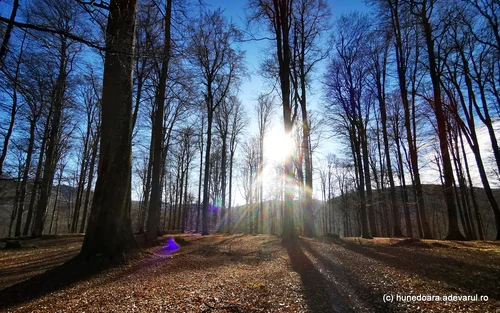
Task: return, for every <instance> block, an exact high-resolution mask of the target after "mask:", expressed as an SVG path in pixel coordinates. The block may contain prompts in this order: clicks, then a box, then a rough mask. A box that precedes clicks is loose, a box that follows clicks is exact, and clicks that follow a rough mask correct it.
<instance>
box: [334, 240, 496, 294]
mask: <svg viewBox="0 0 500 313" xmlns="http://www.w3.org/2000/svg"><path fill="white" fill-rule="evenodd" d="M332 243H334V244H337V245H341V246H342V247H344V248H345V249H348V250H350V251H352V252H354V253H357V254H360V255H362V256H365V257H369V258H372V259H375V260H377V261H380V262H383V263H385V264H387V265H389V266H391V267H394V268H396V269H399V270H404V271H408V272H411V273H413V274H416V275H419V276H421V277H425V278H427V279H431V280H434V281H436V282H444V283H446V284H447V285H449V286H450V287H452V288H453V289H455V290H456V291H457V292H460V293H464V294H470V295H474V294H478V295H488V297H489V298H490V299H496V300H500V289H499V288H495V287H494V286H493V288H492V283H491V282H492V278H493V277H500V269H499V268H498V263H497V264H496V265H495V264H484V265H479V264H477V262H476V263H473V262H472V258H474V255H473V254H471V263H468V262H464V261H461V260H458V259H454V258H450V257H445V256H439V255H436V254H433V253H432V252H429V249H418V248H417V249H405V248H399V247H390V246H378V245H377V246H375V245H373V246H372V245H361V244H356V243H352V242H349V241H345V240H342V239H337V240H334V241H332ZM431 251H432V250H431ZM453 251H456V253H462V252H461V251H460V250H459V249H453Z"/></svg>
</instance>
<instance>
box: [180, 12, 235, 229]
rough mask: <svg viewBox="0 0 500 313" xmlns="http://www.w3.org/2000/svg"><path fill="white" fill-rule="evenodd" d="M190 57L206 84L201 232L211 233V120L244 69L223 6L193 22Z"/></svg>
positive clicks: (233, 27) (189, 46)
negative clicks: (209, 211)
mask: <svg viewBox="0 0 500 313" xmlns="http://www.w3.org/2000/svg"><path fill="white" fill-rule="evenodd" d="M189 31H190V39H189V44H188V50H189V60H190V62H191V64H192V65H193V66H194V67H195V68H196V70H197V71H199V77H200V84H202V85H203V86H204V87H205V90H204V91H203V98H204V99H203V100H204V102H205V105H206V109H207V139H206V149H205V170H204V183H203V209H202V234H203V235H208V207H209V184H208V181H209V177H210V155H211V145H212V138H211V137H212V122H213V118H214V112H215V110H216V109H217V108H218V107H219V106H220V105H221V103H222V102H223V101H225V100H226V98H227V96H228V95H229V92H230V90H231V88H234V87H235V86H236V85H237V84H238V80H239V77H240V75H241V74H242V71H243V53H242V52H241V51H240V50H238V49H237V48H235V47H234V44H235V41H236V40H238V38H239V37H240V32H239V31H238V30H237V28H236V27H235V25H233V24H232V23H230V22H228V21H227V20H226V18H225V17H224V16H223V14H222V11H221V10H220V9H218V10H215V11H213V12H210V11H207V12H204V13H202V14H201V16H200V17H199V18H198V19H196V21H194V23H193V24H192V25H191V26H190V29H189Z"/></svg>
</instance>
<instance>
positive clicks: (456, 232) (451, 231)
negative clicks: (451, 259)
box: [420, 2, 465, 240]
mask: <svg viewBox="0 0 500 313" xmlns="http://www.w3.org/2000/svg"><path fill="white" fill-rule="evenodd" d="M423 6H424V9H423V12H422V13H421V14H422V15H421V18H422V21H421V22H422V26H423V28H424V35H425V42H426V45H427V54H428V59H429V60H428V61H429V71H430V76H431V81H432V89H433V96H434V106H433V107H434V113H435V115H436V121H437V129H438V138H439V150H440V153H441V160H442V165H443V176H444V198H445V202H446V208H447V210H448V235H447V236H446V238H445V239H448V240H464V239H465V237H464V236H463V235H462V233H461V232H460V229H459V226H458V219H457V209H456V205H455V199H454V196H453V167H452V164H451V159H450V152H449V149H448V139H447V136H446V134H447V131H446V128H447V127H446V118H445V115H444V112H443V104H442V101H441V86H440V83H441V82H440V78H439V74H438V72H437V63H436V55H435V52H434V39H433V38H432V26H431V24H430V21H429V18H428V17H427V16H426V15H425V14H426V13H425V12H426V10H425V8H426V3H425V2H424V4H423ZM420 212H421V217H422V224H423V225H422V226H423V228H424V233H425V232H426V231H425V228H426V226H425V224H424V221H425V223H427V221H426V219H427V218H426V215H425V211H424V210H422V209H420Z"/></svg>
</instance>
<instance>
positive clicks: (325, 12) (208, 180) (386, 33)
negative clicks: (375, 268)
mask: <svg viewBox="0 0 500 313" xmlns="http://www.w3.org/2000/svg"><path fill="white" fill-rule="evenodd" d="M248 6H249V11H248V12H250V14H249V19H250V25H252V26H253V27H258V26H259V25H260V27H264V29H259V31H264V32H269V33H270V34H271V37H272V38H271V41H270V42H271V47H272V49H273V50H274V52H273V53H270V54H268V55H267V59H265V61H264V63H263V66H262V68H263V73H264V75H265V76H266V78H267V79H269V80H271V81H272V82H273V84H272V85H277V86H279V88H278V89H277V90H275V91H270V93H269V94H262V95H260V96H259V97H258V99H256V102H257V104H256V107H255V114H254V116H256V120H257V130H258V135H257V137H256V139H250V140H248V141H247V142H246V143H245V144H244V145H241V144H239V143H240V142H242V140H241V136H242V133H243V130H244V128H245V126H246V124H248V118H247V117H246V114H247V113H248V112H247V113H245V110H244V109H243V105H242V103H241V102H240V100H239V99H238V97H237V93H238V88H239V86H240V84H241V81H242V79H243V77H244V75H245V74H246V70H245V63H244V60H243V55H244V54H243V51H242V50H241V49H240V46H239V42H241V41H242V32H241V31H240V30H239V29H238V28H237V27H236V26H235V25H234V24H233V23H232V22H230V21H229V20H228V19H227V18H226V17H225V16H224V14H223V11H221V10H220V9H218V10H213V11H212V10H207V9H205V8H202V9H201V10H199V11H198V10H195V11H197V13H196V15H193V14H192V13H190V11H193V10H191V8H193V6H192V4H190V3H187V2H183V1H180V0H179V1H173V0H165V1H155V2H144V3H142V2H139V3H137V2H136V1H135V0H115V1H110V2H109V3H105V2H100V3H96V2H90V3H88V2H83V1H77V0H67V1H53V0H39V1H36V3H31V5H28V4H24V3H22V1H21V3H20V2H19V1H13V3H12V8H11V9H12V10H11V12H12V13H11V16H10V18H4V17H1V18H0V22H2V25H4V26H5V30H4V31H3V38H4V40H3V42H2V49H1V50H0V56H1V60H2V66H1V69H2V72H3V73H4V78H3V79H4V83H3V84H2V86H3V87H2V88H3V90H2V96H3V98H4V102H5V103H6V105H5V106H4V107H2V109H3V110H4V113H3V116H5V117H8V118H6V119H5V120H6V121H7V122H6V123H5V125H6V127H5V129H6V131H5V132H4V143H3V148H2V154H1V157H0V172H1V173H2V174H4V172H5V171H4V167H5V166H4V164H6V165H8V162H9V161H10V162H11V163H10V164H9V165H8V166H7V167H8V168H9V174H10V175H5V174H4V175H3V176H2V177H4V178H5V179H8V180H9V179H11V178H12V179H13V181H14V182H15V183H16V187H15V190H16V191H15V197H14V205H13V210H12V213H11V227H9V230H10V229H11V228H14V231H13V233H14V235H15V236H21V235H28V234H31V235H33V236H41V235H42V234H43V233H44V231H46V228H47V222H46V221H47V217H48V216H49V214H48V213H49V208H50V205H49V202H50V200H51V195H52V194H54V193H53V189H54V188H53V187H54V186H55V187H56V188H55V189H56V190H55V202H56V203H57V199H58V193H59V190H60V188H61V179H62V178H61V177H62V176H63V174H62V173H63V172H65V171H68V170H69V171H70V172H71V171H72V172H73V173H74V176H75V178H76V179H75V181H76V184H75V188H76V193H75V194H76V196H75V201H74V203H73V204H72V208H71V214H69V215H68V216H69V217H68V220H69V221H70V222H68V224H70V227H69V230H70V231H71V232H76V231H80V232H83V231H84V230H85V229H86V236H85V241H84V245H83V247H82V255H83V256H86V257H92V256H95V255H100V254H105V255H110V256H116V255H118V256H119V255H121V253H122V252H123V251H126V250H128V249H133V248H135V246H136V245H135V240H134V238H133V229H132V220H135V219H137V221H138V222H137V224H136V225H135V226H136V227H137V231H139V232H144V233H145V238H146V243H147V244H149V245H152V244H154V243H155V242H156V238H157V233H158V231H159V230H170V231H172V230H179V231H186V230H188V229H189V228H191V229H192V228H194V230H195V231H201V232H202V234H208V233H209V232H210V231H214V230H218V231H220V232H231V231H232V230H233V229H234V228H233V227H234V221H235V220H236V219H241V218H242V216H244V217H243V218H245V220H248V225H247V227H246V228H245V229H244V230H246V231H249V232H252V233H262V232H264V231H266V230H265V227H264V220H265V214H264V212H265V208H264V200H265V197H264V188H263V183H262V181H263V179H262V176H263V173H264V165H265V160H264V141H265V136H266V133H267V132H268V130H269V125H270V124H269V123H270V121H271V116H272V114H273V112H274V111H275V110H276V107H275V105H274V104H275V103H276V102H278V101H279V102H281V105H280V106H281V108H282V112H283V126H284V131H285V134H287V135H288V136H289V137H290V138H292V137H293V138H295V139H296V141H297V144H296V149H295V150H296V151H297V152H298V153H297V154H295V153H294V151H293V150H292V149H289V151H288V153H287V157H286V158H285V160H284V163H283V166H279V167H278V172H282V173H284V174H283V175H282V177H283V186H280V187H279V188H277V190H276V192H277V193H276V194H277V196H276V197H275V198H276V199H280V200H282V202H283V206H282V207H281V208H277V207H274V206H271V205H268V208H267V217H268V218H269V221H268V222H267V225H268V228H267V231H268V232H276V230H277V227H276V224H275V222H276V221H277V219H278V216H277V215H278V214H277V213H278V212H281V214H280V215H281V221H282V227H281V231H282V235H283V237H284V238H286V239H291V240H293V239H295V238H296V236H297V233H296V227H295V221H294V220H295V218H297V217H298V218H299V219H301V220H302V221H303V223H302V232H303V234H304V235H306V236H314V235H315V234H316V232H317V231H318V230H319V229H318V228H317V227H316V224H317V222H316V219H315V217H317V216H318V214H321V213H322V215H321V216H322V217H323V226H324V227H323V231H324V232H330V231H332V229H333V227H332V225H334V224H335V221H334V220H333V219H332V218H331V217H333V216H334V214H332V213H333V212H331V210H324V211H323V212H319V211H315V209H314V205H313V197H312V195H313V173H314V172H313V150H314V147H315V143H314V142H313V140H312V132H313V129H314V122H315V120H314V118H312V117H311V115H310V112H309V111H310V110H309V104H308V99H309V96H310V94H311V90H312V85H311V82H312V81H313V79H314V78H315V77H314V73H315V72H314V70H315V68H317V67H318V64H325V62H326V64H327V71H326V72H325V74H324V84H323V90H324V95H325V96H324V98H325V108H324V112H323V113H324V114H323V115H324V116H326V117H327V118H328V121H329V122H330V123H329V124H330V125H331V126H333V127H332V129H333V131H334V134H335V137H336V138H338V139H343V140H345V142H346V143H348V145H347V146H348V147H349V149H348V150H347V151H349V154H348V155H349V159H350V161H349V162H347V163H345V164H344V165H342V168H345V171H346V172H347V171H348V169H354V174H355V175H354V177H355V184H351V185H350V186H353V187H354V188H355V189H356V191H357V198H356V199H357V200H356V201H354V203H355V205H354V206H355V210H356V211H357V212H358V213H359V214H358V215H357V218H358V219H359V222H360V225H361V227H360V229H361V234H362V236H363V237H366V238H371V237H372V236H379V235H382V234H384V235H392V236H402V235H403V234H404V232H403V228H402V225H401V216H400V215H401V214H400V206H399V203H398V201H397V190H396V185H400V186H403V188H401V189H400V190H402V200H401V202H403V204H404V205H403V215H404V217H405V218H404V220H405V226H406V227H405V228H406V234H405V235H407V236H413V235H414V232H413V231H412V228H413V227H415V226H416V228H417V230H418V231H417V233H418V234H419V236H421V237H424V238H431V237H432V236H433V234H432V230H431V227H430V225H429V221H428V211H427V207H426V205H425V200H424V188H423V186H422V185H423V183H422V179H421V172H420V171H421V169H422V157H423V155H427V154H428V151H432V148H435V152H434V153H435V156H436V163H437V164H438V165H439V168H440V171H441V177H442V185H443V192H444V195H445V196H444V199H445V203H446V207H447V216H448V224H449V225H448V236H447V238H448V239H462V238H463V235H462V233H461V229H462V230H463V231H464V233H465V235H466V236H467V237H468V238H482V236H483V233H484V231H483V230H482V229H481V218H480V216H479V215H480V214H479V209H478V205H477V201H476V202H475V200H474V199H475V195H474V188H473V180H472V179H471V173H470V171H469V167H468V165H467V164H468V163H467V162H470V161H469V160H467V154H466V152H465V148H464V146H465V145H464V143H468V146H469V147H470V149H471V150H472V152H473V156H474V161H475V163H476V164H477V167H478V170H479V176H480V178H481V181H482V185H483V187H484V189H485V192H486V195H487V197H488V200H489V204H490V206H491V208H492V211H493V213H494V214H495V217H496V223H497V230H500V212H499V210H498V204H497V202H496V199H495V198H494V196H493V192H492V188H491V186H490V183H489V182H490V180H491V179H492V176H491V175H490V173H488V172H487V169H486V167H485V165H484V157H483V156H482V155H481V150H480V149H479V139H478V137H477V133H476V128H477V125H476V123H479V122H480V123H482V124H483V125H484V126H485V127H486V128H487V130H488V134H489V142H490V143H491V146H492V149H493V151H494V154H493V157H494V160H495V164H496V165H497V166H498V169H495V170H496V171H497V170H500V155H499V152H498V143H497V140H496V134H495V129H494V126H493V122H494V118H495V117H497V116H498V112H500V109H499V108H500V106H499V103H500V100H499V99H500V97H499V96H498V92H497V91H498V83H499V82H498V75H497V72H496V69H497V67H498V64H499V63H498V62H499V50H498V45H497V43H498V38H496V37H498V31H495V29H497V28H498V25H497V24H495V21H496V19H497V13H498V8H497V6H498V5H497V4H495V2H494V1H491V2H486V3H477V2H474V1H468V0H464V1H461V2H460V6H459V8H460V10H452V9H451V8H450V7H448V6H447V3H445V2H443V3H441V2H439V1H420V2H415V1H412V0H407V1H406V0H405V1H393V0H380V1H378V0H377V1H373V6H374V8H375V10H376V12H377V13H376V16H377V19H376V21H377V22H374V21H375V20H371V19H370V18H369V17H368V16H364V15H360V14H351V15H349V16H344V17H341V18H340V19H339V20H338V21H337V27H336V28H335V33H334V35H333V37H332V39H331V40H330V38H327V35H330V34H328V33H327V31H328V29H329V28H330V26H331V25H330V24H329V21H330V16H331V14H330V10H329V8H328V5H327V4H326V2H324V1H322V0H294V1H292V0H251V1H249V2H248ZM19 7H21V11H20V14H18V10H19ZM19 16H21V18H19ZM89 17H90V19H89ZM106 19H107V22H106ZM19 20H22V21H23V22H19ZM452 21H453V23H452ZM495 27H497V28H495ZM2 30H3V29H2ZM328 42H330V44H328ZM101 72H102V74H101ZM101 75H102V76H103V79H102V81H101V79H99V77H100V76H101ZM273 93H274V94H276V95H275V96H274V95H273ZM247 111H248V110H247ZM3 126H4V125H2V127H3ZM293 129H295V134H296V136H294V135H293ZM436 134H437V136H436ZM432 138H436V140H435V141H434V142H435V145H434V146H432V145H427V146H425V145H423V142H424V141H425V142H433V141H432V140H431V139H432ZM463 138H465V140H464V139H463ZM238 146H242V147H244V148H245V149H243V151H242V152H241V156H242V157H241V158H239V159H240V162H239V164H238V162H237V161H238V160H237V159H238V157H237V156H238V152H237V147H238ZM132 152H134V154H133V156H134V158H132ZM424 152H425V153H426V154H424ZM14 156H17V157H18V158H17V166H15V165H14V164H15V163H14V162H13V160H15V157H14ZM195 159H199V164H198V165H199V168H198V170H199V172H198V173H197V174H198V175H197V176H198V184H197V187H198V188H197V189H198V192H197V195H196V192H193V188H192V185H193V184H192V182H193V180H192V179H191V180H190V178H191V177H192V176H193V175H196V173H195V171H194V170H195V165H196V164H195V163H194V162H193V160H195ZM235 165H237V166H236V167H235ZM238 165H239V166H238ZM96 168H97V173H95V171H96ZM235 168H240V169H241V175H240V176H241V180H242V189H243V196H244V198H245V199H246V200H247V204H248V205H247V206H245V208H247V212H246V213H245V214H242V213H241V212H234V211H233V210H232V209H231V208H232V206H233V203H232V202H233V201H234V189H235V188H234V186H233V176H235V175H234V174H235V173H234V172H235ZM57 170H59V171H60V172H59V174H58V175H57V179H58V181H57V182H55V181H54V179H55V177H56V172H57ZM340 172H342V171H340ZM497 172H498V171H497ZM96 174H97V175H96ZM94 176H96V177H97V181H96V182H95V187H94ZM327 176H328V175H326V174H325V171H320V178H321V179H320V181H321V187H322V194H323V197H324V199H331V198H332V197H333V193H331V192H330V190H331V188H328V193H329V196H328V197H327V196H326V190H327V188H326V178H327ZM396 178H397V180H398V181H396ZM493 179H494V178H493ZM133 181H134V182H136V184H135V186H133V185H132V182H133ZM329 181H331V179H329ZM407 181H411V184H412V185H413V186H414V189H413V190H414V193H415V198H414V200H415V201H413V202H414V203H416V204H418V205H417V206H416V210H417V214H416V218H415V221H416V224H417V225H413V222H412V217H411V216H410V214H409V209H408V205H407V204H408V203H411V202H412V201H410V196H409V194H408V192H407V189H406V187H405V186H406V185H408V183H407ZM339 183H340V180H339ZM328 185H329V186H331V183H329V184H328ZM374 189H375V193H376V195H374ZM384 189H388V190H389V193H388V195H389V200H386V201H385V202H386V203H390V205H388V206H384V207H380V208H379V209H376V205H375V200H374V199H376V198H377V199H378V198H380V197H384V196H385V195H386V193H384V192H383V191H384ZM92 190H94V191H93V192H92ZM339 190H340V192H341V194H344V193H346V194H347V193H349V192H350V191H351V189H349V188H348V187H347V186H343V185H339ZM457 190H458V191H457ZM133 192H135V193H136V194H137V195H138V197H139V198H140V203H139V205H138V207H137V208H136V209H135V208H134V215H132V213H131V212H132V208H133V205H132V201H131V198H132V193H133ZM28 197H29V198H30V199H29V201H27V200H28V199H27V198H28ZM52 198H53V196H52ZM296 198H299V199H301V200H302V201H301V202H302V205H301V209H300V214H299V215H298V216H296V214H295V215H294V199H296ZM219 199H220V201H219ZM469 202H472V205H470V204H469ZM254 203H258V204H257V205H254ZM26 204H27V209H26ZM56 206H57V204H54V206H53V208H54V209H53V210H52V217H53V216H54V212H56V210H55V208H56ZM162 206H163V207H164V210H163V211H162V210H161V209H162ZM270 207H274V209H273V210H274V211H273V210H271V209H270ZM326 207H331V206H326ZM89 209H90V211H89ZM344 209H345V210H347V208H344ZM377 210H378V211H377ZM346 212H347V211H346ZM213 213H215V214H213ZM378 213H380V214H378ZM337 215H338V214H337ZM378 215H380V217H378V218H377V216H378ZM389 216H392V218H391V219H390V221H389ZM345 222H346V223H347V224H348V220H346V221H345ZM459 222H461V224H462V226H461V227H460V226H459ZM337 223H338V222H337ZM87 224H88V225H87ZM134 224H135V223H134ZM23 226H24V227H23ZM345 227H350V226H349V225H346V226H345ZM50 228H51V227H50ZM351 228H352V227H351ZM389 229H390V230H389Z"/></svg>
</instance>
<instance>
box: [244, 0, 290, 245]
mask: <svg viewBox="0 0 500 313" xmlns="http://www.w3.org/2000/svg"><path fill="white" fill-rule="evenodd" d="M249 7H250V8H251V9H252V10H253V11H254V14H253V16H252V19H254V20H256V21H263V22H265V23H266V26H267V27H268V31H269V32H271V33H272V34H273V36H275V37H274V40H273V41H274V44H275V45H276V46H275V47H276V51H275V55H276V58H277V61H278V62H277V63H278V73H279V84H280V95H281V100H282V102H283V106H282V107H283V125H284V128H285V135H286V136H291V135H292V128H293V122H294V120H295V116H296V110H295V113H293V112H292V111H294V110H292V102H291V91H292V89H291V81H290V74H291V64H292V62H291V56H292V49H291V38H290V30H291V27H292V20H291V19H292V7H293V1H292V0H250V1H249ZM292 113H293V114H292ZM284 172H285V173H284V174H285V175H284V177H285V206H284V216H283V230H282V237H283V239H285V240H292V241H293V240H295V239H296V238H297V234H296V232H295V225H294V224H295V223H294V219H293V198H294V191H293V189H294V188H293V180H294V171H293V155H292V149H290V151H289V152H288V153H287V156H286V157H285V161H284Z"/></svg>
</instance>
